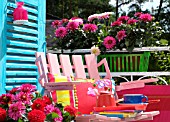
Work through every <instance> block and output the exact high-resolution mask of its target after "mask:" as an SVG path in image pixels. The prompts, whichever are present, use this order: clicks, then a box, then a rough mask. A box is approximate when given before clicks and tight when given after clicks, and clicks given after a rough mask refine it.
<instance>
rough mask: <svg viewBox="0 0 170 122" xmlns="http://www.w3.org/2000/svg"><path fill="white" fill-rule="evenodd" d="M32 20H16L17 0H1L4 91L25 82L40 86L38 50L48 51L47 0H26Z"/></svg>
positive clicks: (0, 67) (1, 88) (0, 73)
mask: <svg viewBox="0 0 170 122" xmlns="http://www.w3.org/2000/svg"><path fill="white" fill-rule="evenodd" d="M22 1H24V3H25V4H24V7H25V9H26V10H27V11H28V21H29V22H28V23H26V24H24V25H15V24H13V15H12V13H13V10H14V9H15V8H16V3H15V0H0V5H1V7H0V20H1V21H0V94H3V93H6V91H7V90H10V89H12V88H14V87H17V86H20V85H21V84H24V83H31V84H34V85H36V86H38V89H40V86H39V84H38V80H37V78H38V72H37V67H36V66H35V52H36V51H45V49H46V43H45V20H46V19H45V15H46V7H45V6H46V1H45V0H22Z"/></svg>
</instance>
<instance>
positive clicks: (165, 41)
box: [160, 39, 168, 45]
mask: <svg viewBox="0 0 170 122" xmlns="http://www.w3.org/2000/svg"><path fill="white" fill-rule="evenodd" d="M160 42H161V44H162V45H167V44H168V40H166V39H161V40H160Z"/></svg>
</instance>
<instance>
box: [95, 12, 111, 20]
mask: <svg viewBox="0 0 170 122" xmlns="http://www.w3.org/2000/svg"><path fill="white" fill-rule="evenodd" d="M108 18H109V14H107V13H102V14H100V15H99V16H98V19H108Z"/></svg>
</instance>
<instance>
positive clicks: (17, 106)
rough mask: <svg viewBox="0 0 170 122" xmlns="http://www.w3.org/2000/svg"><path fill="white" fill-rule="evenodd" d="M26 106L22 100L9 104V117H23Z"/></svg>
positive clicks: (16, 118) (15, 118)
mask: <svg viewBox="0 0 170 122" xmlns="http://www.w3.org/2000/svg"><path fill="white" fill-rule="evenodd" d="M25 109H26V107H25V106H24V105H23V104H22V102H16V103H14V104H11V105H10V106H9V110H8V113H9V117H10V118H12V119H13V120H18V119H19V118H21V117H22V114H25Z"/></svg>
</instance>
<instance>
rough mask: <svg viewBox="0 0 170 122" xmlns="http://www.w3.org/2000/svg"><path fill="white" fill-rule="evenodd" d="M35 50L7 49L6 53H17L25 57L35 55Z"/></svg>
mask: <svg viewBox="0 0 170 122" xmlns="http://www.w3.org/2000/svg"><path fill="white" fill-rule="evenodd" d="M35 52H36V51H35V50H28V49H27V50H26V49H25V50H24V49H17V48H8V49H7V53H18V54H25V55H33V56H34V55H35Z"/></svg>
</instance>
